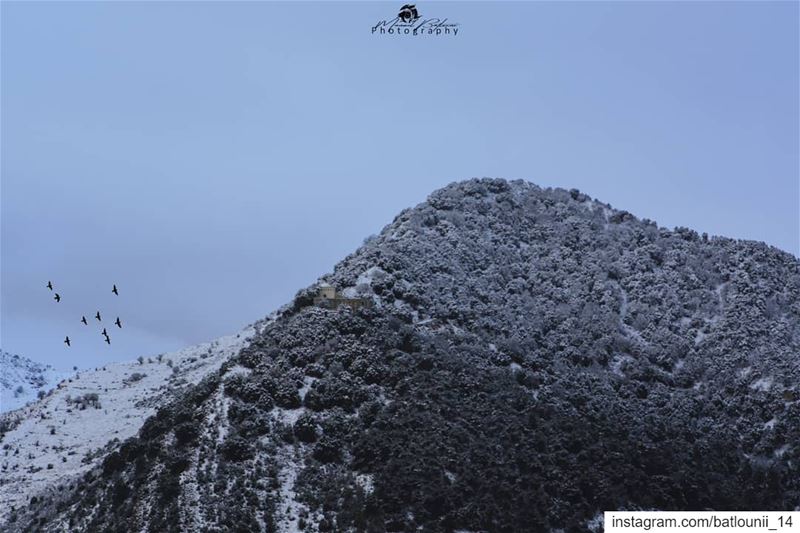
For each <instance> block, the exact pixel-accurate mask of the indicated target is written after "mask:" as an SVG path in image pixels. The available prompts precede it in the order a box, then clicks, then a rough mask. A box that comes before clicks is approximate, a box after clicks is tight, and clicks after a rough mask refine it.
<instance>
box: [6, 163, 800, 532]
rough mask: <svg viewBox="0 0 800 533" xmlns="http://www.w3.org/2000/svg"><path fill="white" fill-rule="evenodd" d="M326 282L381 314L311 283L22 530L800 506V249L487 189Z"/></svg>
mask: <svg viewBox="0 0 800 533" xmlns="http://www.w3.org/2000/svg"><path fill="white" fill-rule="evenodd" d="M320 281H324V282H327V283H330V284H331V285H333V286H334V287H336V288H337V289H338V290H339V291H342V292H343V293H345V294H348V295H352V296H361V297H369V298H372V300H373V301H374V306H373V307H371V308H365V309H360V310H358V311H355V312H354V311H352V310H351V309H349V308H347V307H339V308H338V309H334V310H327V309H322V308H318V307H315V306H313V305H311V302H312V298H313V296H314V295H315V294H316V288H315V287H313V286H312V287H309V288H307V289H303V290H301V291H300V292H299V293H298V295H297V297H296V298H295V300H294V302H293V303H292V305H291V306H290V307H288V308H286V309H284V310H283V312H282V313H281V314H280V315H279V316H277V317H276V319H275V320H274V321H272V322H270V323H268V324H266V325H265V326H264V327H263V328H261V329H260V330H259V331H258V332H257V333H256V334H255V335H254V337H253V339H252V341H251V342H250V343H249V344H247V345H246V346H244V347H243V348H242V349H241V351H239V353H238V354H237V355H236V356H235V357H233V358H231V359H230V360H228V361H226V362H224V363H222V365H221V366H220V368H219V371H218V372H214V373H211V374H209V375H208V376H207V377H206V378H205V379H203V380H202V381H201V382H200V383H198V384H197V385H196V386H194V387H190V388H189V389H187V390H186V391H185V393H182V394H180V395H178V396H176V397H175V401H174V402H172V403H171V404H169V405H165V406H163V407H162V408H161V409H159V410H158V411H157V412H156V413H155V414H154V415H153V416H152V417H150V418H148V419H147V420H146V421H145V422H144V424H143V425H142V427H141V429H140V430H139V431H138V433H136V435H135V436H132V437H131V438H129V439H127V440H125V441H124V442H123V443H121V444H120V445H119V446H118V447H117V448H116V449H115V450H114V451H111V452H110V453H108V454H107V455H106V456H105V457H104V458H102V461H101V462H99V463H97V466H96V467H95V468H93V469H92V470H91V471H89V472H87V473H86V474H85V475H84V476H83V477H81V478H80V480H77V481H75V482H74V483H71V484H69V486H65V487H63V490H54V489H53V488H51V489H49V490H46V491H43V492H41V493H39V495H38V497H37V498H36V500H35V501H34V502H32V503H31V504H30V505H29V506H28V507H26V508H25V509H23V510H21V511H20V512H17V513H14V514H13V515H12V517H11V522H10V523H9V524H8V526H7V527H8V528H10V529H12V530H21V531H33V530H40V529H42V530H45V531H152V532H156V531H315V532H316V531H414V530H419V531H457V530H461V531H503V532H505V531H508V532H512V531H569V532H573V531H574V532H579V531H586V530H587V529H596V528H597V527H598V520H597V517H598V515H599V514H600V513H602V511H603V510H608V509H665V510H678V509H798V510H800V446H797V443H798V442H800V386H799V385H798V383H800V380H799V379H798V378H800V360H798V353H800V262H799V261H798V259H797V258H795V257H794V256H792V255H790V254H787V253H785V252H782V251H780V250H777V249H775V248H771V247H769V246H766V245H764V244H762V243H756V242H748V241H736V240H732V239H727V238H719V237H712V238H709V237H708V236H706V235H698V234H697V233H696V232H694V231H692V230H689V229H685V228H677V229H675V230H668V229H665V228H659V227H658V226H657V225H656V224H655V223H654V222H651V221H648V220H639V219H637V218H636V217H635V216H633V215H632V214H630V213H628V212H626V211H620V210H616V209H613V208H611V207H610V206H608V205H607V204H602V203H600V202H598V201H595V200H592V199H590V198H588V197H587V196H586V195H584V194H582V193H580V192H578V191H575V190H573V191H565V190H560V189H555V190H552V189H541V188H539V187H537V186H535V185H532V184H530V183H526V182H521V181H515V182H507V181H504V180H490V179H483V180H470V181H466V182H461V183H456V184H452V185H450V186H448V187H445V188H444V189H441V190H439V191H436V192H434V193H433V194H432V195H431V196H430V197H429V198H428V199H427V201H425V202H423V203H422V204H420V205H418V206H416V207H415V208H413V209H407V210H405V211H403V212H402V213H400V214H399V215H398V216H397V217H396V218H395V219H394V221H393V222H392V223H391V224H389V225H388V226H386V227H385V228H384V229H383V231H382V232H381V233H380V235H378V236H377V237H375V238H373V239H370V240H369V241H368V242H366V243H365V244H364V245H363V246H362V247H361V248H360V249H359V250H357V251H356V252H355V253H354V254H352V255H350V256H348V257H347V258H345V259H344V260H343V261H342V262H341V263H340V264H338V265H337V266H336V268H335V269H334V271H333V272H332V273H331V274H329V275H327V276H324V277H323V278H322V279H321V280H320ZM82 379H83V378H82ZM4 442H5V441H4Z"/></svg>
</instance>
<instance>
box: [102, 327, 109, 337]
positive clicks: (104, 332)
mask: <svg viewBox="0 0 800 533" xmlns="http://www.w3.org/2000/svg"><path fill="white" fill-rule="evenodd" d="M101 335H105V336H106V337H108V333H106V328H103V333H101Z"/></svg>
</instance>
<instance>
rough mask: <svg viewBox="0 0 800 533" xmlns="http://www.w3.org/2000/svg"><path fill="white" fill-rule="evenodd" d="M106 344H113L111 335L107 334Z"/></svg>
mask: <svg viewBox="0 0 800 533" xmlns="http://www.w3.org/2000/svg"><path fill="white" fill-rule="evenodd" d="M106 344H111V337H109V336H106Z"/></svg>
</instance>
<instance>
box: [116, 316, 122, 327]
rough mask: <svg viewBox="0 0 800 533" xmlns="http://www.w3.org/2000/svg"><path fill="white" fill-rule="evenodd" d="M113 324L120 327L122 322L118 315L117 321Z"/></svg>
mask: <svg viewBox="0 0 800 533" xmlns="http://www.w3.org/2000/svg"><path fill="white" fill-rule="evenodd" d="M114 324H116V325H117V327H118V328H121V327H122V322H120V321H119V317H117V321H116V322H114Z"/></svg>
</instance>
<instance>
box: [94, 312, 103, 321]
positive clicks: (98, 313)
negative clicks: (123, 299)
mask: <svg viewBox="0 0 800 533" xmlns="http://www.w3.org/2000/svg"><path fill="white" fill-rule="evenodd" d="M94 317H95V318H96V319H97V320H98V321H100V320H101V319H100V311H98V312H97V314H96V315H94Z"/></svg>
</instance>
